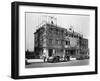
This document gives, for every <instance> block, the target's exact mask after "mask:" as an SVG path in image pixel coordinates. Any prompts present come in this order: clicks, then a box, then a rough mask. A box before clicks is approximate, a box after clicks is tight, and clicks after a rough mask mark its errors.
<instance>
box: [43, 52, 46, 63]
mask: <svg viewBox="0 0 100 81" xmlns="http://www.w3.org/2000/svg"><path fill="white" fill-rule="evenodd" d="M43 59H44V62H46V55H45V53H44V54H43Z"/></svg>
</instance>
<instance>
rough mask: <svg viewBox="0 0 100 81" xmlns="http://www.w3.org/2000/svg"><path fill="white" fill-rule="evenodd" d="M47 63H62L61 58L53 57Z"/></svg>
mask: <svg viewBox="0 0 100 81" xmlns="http://www.w3.org/2000/svg"><path fill="white" fill-rule="evenodd" d="M47 62H51V63H54V62H60V56H51V57H49V58H48V59H47Z"/></svg>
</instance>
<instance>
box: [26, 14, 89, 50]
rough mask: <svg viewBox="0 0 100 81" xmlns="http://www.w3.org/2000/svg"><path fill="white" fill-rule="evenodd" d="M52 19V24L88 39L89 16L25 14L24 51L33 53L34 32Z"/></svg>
mask: <svg viewBox="0 0 100 81" xmlns="http://www.w3.org/2000/svg"><path fill="white" fill-rule="evenodd" d="M50 17H53V21H54V24H56V25H58V26H60V27H62V28H66V29H69V28H70V27H71V28H72V29H73V30H74V31H75V32H78V33H80V34H83V37H84V38H87V39H88V37H89V25H90V16H89V15H84V14H80V15H79V14H53V13H34V12H26V13H25V28H26V30H25V31H26V36H25V39H26V40H25V43H26V44H25V50H29V51H34V32H35V31H36V29H38V28H39V25H41V24H42V23H45V22H50V20H51V18H50Z"/></svg>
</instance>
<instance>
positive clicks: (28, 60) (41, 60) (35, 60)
mask: <svg viewBox="0 0 100 81" xmlns="http://www.w3.org/2000/svg"><path fill="white" fill-rule="evenodd" d="M27 62H28V63H33V62H44V60H43V59H27Z"/></svg>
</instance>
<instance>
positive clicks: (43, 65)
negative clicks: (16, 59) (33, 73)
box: [26, 59, 89, 68]
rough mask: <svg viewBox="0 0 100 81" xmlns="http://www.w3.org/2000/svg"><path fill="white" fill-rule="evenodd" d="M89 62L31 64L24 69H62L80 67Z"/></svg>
mask: <svg viewBox="0 0 100 81" xmlns="http://www.w3.org/2000/svg"><path fill="white" fill-rule="evenodd" d="M88 64H89V60H88V59H86V60H73V61H68V62H58V63H32V64H29V65H26V68H40V67H62V66H81V65H88Z"/></svg>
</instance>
